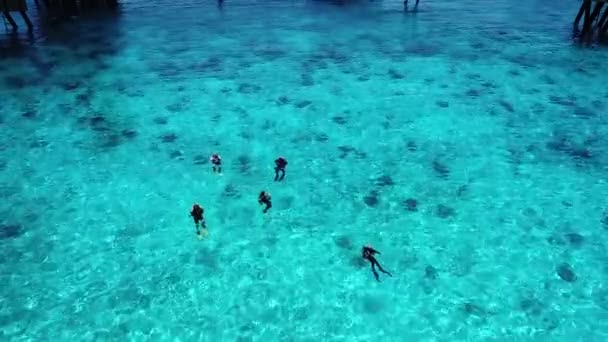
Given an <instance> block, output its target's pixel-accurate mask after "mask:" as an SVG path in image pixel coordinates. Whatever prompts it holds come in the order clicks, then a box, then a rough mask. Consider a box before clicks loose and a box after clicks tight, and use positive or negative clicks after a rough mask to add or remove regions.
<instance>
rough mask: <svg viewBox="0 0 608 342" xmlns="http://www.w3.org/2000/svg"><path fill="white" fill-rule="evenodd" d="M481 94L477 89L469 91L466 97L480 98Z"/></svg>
mask: <svg viewBox="0 0 608 342" xmlns="http://www.w3.org/2000/svg"><path fill="white" fill-rule="evenodd" d="M480 94H481V93H480V92H479V90H477V89H469V90H467V92H466V93H465V95H466V96H468V97H479V95H480Z"/></svg>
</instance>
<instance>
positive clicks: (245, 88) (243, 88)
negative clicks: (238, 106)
mask: <svg viewBox="0 0 608 342" xmlns="http://www.w3.org/2000/svg"><path fill="white" fill-rule="evenodd" d="M260 90H262V87H260V86H259V85H257V84H250V83H241V84H239V87H238V89H237V91H238V92H239V93H241V94H253V93H258V92H260Z"/></svg>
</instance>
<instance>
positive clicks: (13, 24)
mask: <svg viewBox="0 0 608 342" xmlns="http://www.w3.org/2000/svg"><path fill="white" fill-rule="evenodd" d="M3 13H4V17H5V18H6V20H8V23H9V24H11V26H12V28H13V30H17V28H18V26H17V23H16V22H15V19H13V17H11V12H9V11H4V12H3Z"/></svg>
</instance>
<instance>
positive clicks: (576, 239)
mask: <svg viewBox="0 0 608 342" xmlns="http://www.w3.org/2000/svg"><path fill="white" fill-rule="evenodd" d="M564 238H565V239H566V241H568V243H569V244H570V245H571V246H574V247H580V246H582V245H583V243H584V242H585V238H584V237H583V236H582V235H580V234H578V233H567V234H564Z"/></svg>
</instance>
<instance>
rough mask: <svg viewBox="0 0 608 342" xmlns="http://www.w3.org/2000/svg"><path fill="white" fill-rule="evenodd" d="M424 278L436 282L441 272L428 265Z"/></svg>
mask: <svg viewBox="0 0 608 342" xmlns="http://www.w3.org/2000/svg"><path fill="white" fill-rule="evenodd" d="M424 277H425V278H426V279H429V280H435V279H437V278H439V272H438V271H437V269H436V268H435V267H433V266H432V265H426V267H425V268H424Z"/></svg>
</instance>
